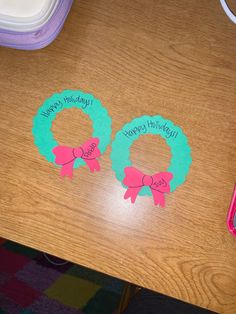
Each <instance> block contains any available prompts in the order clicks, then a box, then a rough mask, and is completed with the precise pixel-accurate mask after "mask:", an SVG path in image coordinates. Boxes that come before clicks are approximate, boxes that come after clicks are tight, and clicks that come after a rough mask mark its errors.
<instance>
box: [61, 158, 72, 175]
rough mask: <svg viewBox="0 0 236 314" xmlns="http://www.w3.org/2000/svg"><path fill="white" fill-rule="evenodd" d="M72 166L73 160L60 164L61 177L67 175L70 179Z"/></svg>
mask: <svg viewBox="0 0 236 314" xmlns="http://www.w3.org/2000/svg"><path fill="white" fill-rule="evenodd" d="M73 166H74V161H71V162H69V163H67V164H65V165H62V167H61V176H62V177H69V178H71V179H72V176H73Z"/></svg>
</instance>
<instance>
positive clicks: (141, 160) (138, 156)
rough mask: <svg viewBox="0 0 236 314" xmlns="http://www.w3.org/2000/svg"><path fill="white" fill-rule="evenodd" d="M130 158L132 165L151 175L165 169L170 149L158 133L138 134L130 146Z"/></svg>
mask: <svg viewBox="0 0 236 314" xmlns="http://www.w3.org/2000/svg"><path fill="white" fill-rule="evenodd" d="M130 159H131V162H132V166H133V167H136V168H138V169H139V170H140V171H142V172H143V173H145V174H149V175H153V174H155V173H157V172H162V171H167V169H168V167H169V165H170V159H171V151H170V147H169V146H168V145H167V143H166V141H165V140H164V139H163V138H162V137H161V136H160V135H153V134H146V135H143V136H140V137H139V139H138V140H136V141H135V142H134V143H133V145H132V146H131V150H130Z"/></svg>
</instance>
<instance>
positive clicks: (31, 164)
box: [0, 0, 236, 314]
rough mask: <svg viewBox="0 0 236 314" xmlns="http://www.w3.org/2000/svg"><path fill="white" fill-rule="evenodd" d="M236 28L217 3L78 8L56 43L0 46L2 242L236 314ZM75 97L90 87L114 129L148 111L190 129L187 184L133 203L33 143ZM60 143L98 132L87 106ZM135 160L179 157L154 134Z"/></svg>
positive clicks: (69, 113)
mask: <svg viewBox="0 0 236 314" xmlns="http://www.w3.org/2000/svg"><path fill="white" fill-rule="evenodd" d="M235 38H236V27H235V25H234V24H233V23H231V22H230V20H229V19H228V18H227V16H226V15H225V14H224V12H223V10H222V8H221V6H220V3H219V1H216V0H209V1H204V0H199V1H193V0H191V1H189V0H182V1H174V0H116V1H111V0H99V1H98V0H96V1H95V0H86V1H85V0H80V1H75V2H74V5H73V7H72V10H71V12H70V14H69V16H68V19H67V21H66V23H65V26H64V28H63V30H62V32H61V34H60V35H59V36H58V38H57V39H56V40H55V42H53V43H52V44H51V45H50V46H48V47H47V48H45V49H42V50H39V51H16V50H13V49H7V48H1V49H0V92H1V94H0V97H1V99H0V113H1V115H0V117H1V123H0V151H1V157H0V158H1V167H0V176H1V180H0V182H1V183H0V187H1V189H0V191H1V206H0V236H2V237H5V238H8V239H11V240H14V241H16V242H19V243H23V244H25V245H28V246H31V247H34V248H37V249H39V250H42V251H45V252H48V253H51V254H54V255H57V256H60V257H62V258H65V259H68V260H70V261H72V262H75V263H78V264H81V265H84V266H87V267H90V268H92V269H95V270H98V271H101V272H104V273H107V274H109V275H113V276H116V277H119V278H122V279H124V280H127V281H129V282H132V283H134V284H137V285H140V286H143V287H146V288H150V289H153V290H155V291H159V292H160V293H163V294H167V295H169V296H172V297H175V298H177V299H181V300H184V301H187V302H190V303H193V304H196V305H199V306H202V307H206V308H208V309H211V310H214V311H217V312H220V313H232V314H233V313H235V312H236V239H235V238H233V237H232V236H231V235H230V233H229V232H228V231H227V228H226V215H227V210H228V206H229V202H230V199H231V193H232V191H233V186H234V183H235V168H236V155H235V143H236V141H235V136H236V129H235V118H236V88H235V87H236V59H235V58H236V41H235ZM64 89H75V90H76V89H79V90H82V91H84V92H88V93H92V94H93V95H94V96H95V97H96V98H99V99H100V100H101V101H102V103H103V104H104V106H106V107H107V109H108V111H109V114H110V115H111V117H112V119H113V124H112V127H113V133H112V137H113V138H114V135H115V133H116V132H117V131H118V130H119V129H120V128H122V126H123V124H124V123H127V122H129V121H131V120H132V119H133V118H135V117H138V116H140V115H143V114H149V115H156V114H160V115H162V116H163V117H165V118H166V119H171V120H172V121H173V122H174V123H175V124H176V125H179V126H180V127H182V129H183V130H184V132H185V134H186V135H187V136H188V138H189V143H190V145H191V148H192V158H193V163H192V167H191V170H190V173H189V176H188V178H187V181H186V182H185V184H183V185H181V186H180V187H179V188H178V189H177V190H176V191H175V192H174V193H171V194H170V195H168V196H167V197H166V207H165V208H164V209H162V208H159V207H155V206H153V200H152V199H151V197H139V198H138V199H137V202H136V203H135V205H132V204H130V203H129V201H125V200H124V199H123V194H124V192H125V190H124V188H123V187H122V186H121V184H120V182H118V181H117V180H116V178H115V175H114V173H113V172H112V170H111V160H110V152H111V149H110V147H109V148H108V149H107V151H106V153H105V154H104V155H103V156H102V158H101V167H102V170H101V171H100V172H99V173H95V174H90V173H89V171H88V169H87V168H86V167H83V168H80V169H79V170H76V171H75V172H74V179H73V180H72V181H70V180H66V179H64V180H63V179H61V178H60V176H59V169H58V168H57V167H55V166H54V165H53V164H51V163H49V162H47V161H46V160H45V159H44V157H43V156H41V155H40V154H39V153H38V150H37V148H36V146H35V145H34V142H33V136H32V133H31V128H32V118H33V116H34V115H35V113H36V112H37V109H38V108H39V107H40V106H41V104H42V103H43V102H44V100H45V99H46V98H48V97H50V96H51V95H52V94H53V93H55V92H61V91H62V90H64ZM53 132H54V134H55V137H56V139H57V140H58V141H59V142H60V143H61V144H62V143H63V144H66V145H78V144H80V143H81V142H82V141H83V140H85V139H87V138H88V137H89V136H90V135H91V132H92V124H91V122H90V121H89V120H88V119H87V118H86V117H85V115H84V114H83V113H82V112H81V111H80V110H75V109H71V110H70V109H68V110H64V111H63V112H61V113H60V114H58V116H57V118H56V120H55V123H54V125H53ZM131 158H132V161H133V165H134V166H136V167H138V168H139V169H140V170H143V171H145V172H147V173H153V172H156V171H160V170H165V169H166V168H167V167H168V163H169V160H170V150H169V148H168V146H167V145H166V144H165V141H164V140H162V139H161V138H158V137H154V136H152V135H149V136H148V135H147V136H145V137H142V138H140V139H139V140H138V141H137V142H136V143H135V144H134V145H133V147H132V151H131Z"/></svg>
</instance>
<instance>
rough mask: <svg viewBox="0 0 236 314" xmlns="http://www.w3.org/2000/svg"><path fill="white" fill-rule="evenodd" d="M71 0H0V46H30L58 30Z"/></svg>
mask: <svg viewBox="0 0 236 314" xmlns="http://www.w3.org/2000/svg"><path fill="white" fill-rule="evenodd" d="M72 2H73V0H0V46H7V47H12V48H16V49H26V50H33V49H39V48H43V47H45V46H47V45H49V44H50V43H51V42H52V41H53V40H54V39H55V38H56V36H57V35H58V34H59V32H60V30H61V28H62V26H63V24H64V22H65V19H66V17H67V14H68V13H69V11H70V8H71V5H72Z"/></svg>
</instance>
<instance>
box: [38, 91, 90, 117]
mask: <svg viewBox="0 0 236 314" xmlns="http://www.w3.org/2000/svg"><path fill="white" fill-rule="evenodd" d="M64 102H65V103H72V104H73V103H74V104H76V103H79V104H81V108H82V109H86V108H87V107H88V106H91V105H92V104H93V100H92V99H86V98H84V97H81V96H76V97H73V96H69V97H64ZM62 108H63V102H62V101H60V100H58V101H56V102H55V103H54V104H52V105H50V106H49V107H48V109H47V110H45V111H43V112H41V115H42V116H44V117H46V118H48V117H49V116H50V114H51V113H54V112H57V111H58V110H59V109H62Z"/></svg>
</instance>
